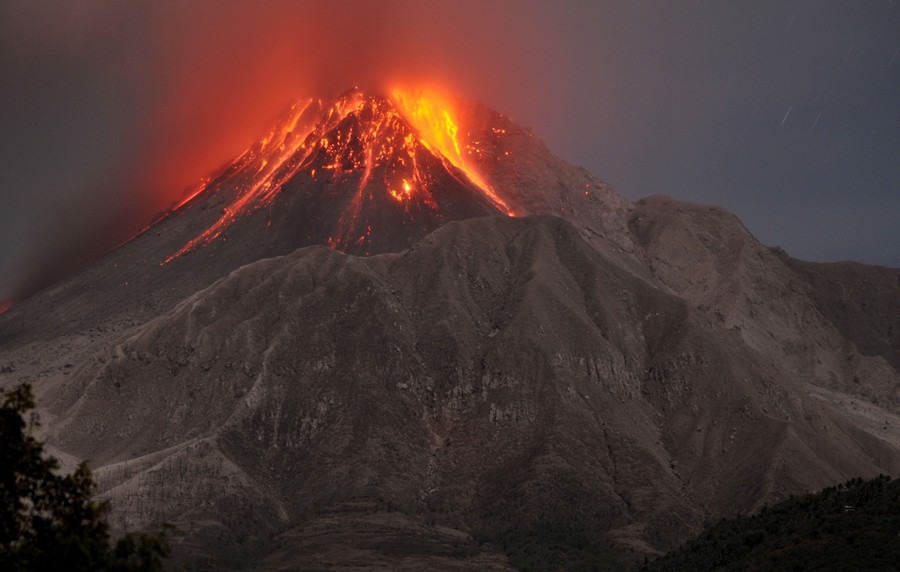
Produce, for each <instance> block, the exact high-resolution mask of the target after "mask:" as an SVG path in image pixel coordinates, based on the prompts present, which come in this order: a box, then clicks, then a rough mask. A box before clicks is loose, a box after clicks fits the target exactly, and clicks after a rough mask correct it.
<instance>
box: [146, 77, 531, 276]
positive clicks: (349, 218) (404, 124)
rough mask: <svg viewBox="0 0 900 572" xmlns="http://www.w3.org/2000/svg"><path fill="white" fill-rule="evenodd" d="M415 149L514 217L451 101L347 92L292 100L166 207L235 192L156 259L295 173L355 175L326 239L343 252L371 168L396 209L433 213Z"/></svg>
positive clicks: (189, 247) (212, 233) (223, 222)
mask: <svg viewBox="0 0 900 572" xmlns="http://www.w3.org/2000/svg"><path fill="white" fill-rule="evenodd" d="M421 147H424V148H425V149H427V150H428V151H429V152H430V153H431V154H433V155H434V156H436V157H438V158H439V159H440V161H441V162H443V163H444V166H445V167H446V169H447V171H448V172H450V173H451V174H453V173H456V174H454V175H453V176H457V177H462V178H464V179H465V180H466V182H468V183H470V184H471V185H473V186H474V187H475V188H477V189H478V190H479V191H480V193H481V194H482V195H483V198H484V199H485V200H486V201H487V203H489V204H490V205H492V206H493V207H494V208H495V209H496V210H497V211H499V212H500V213H504V214H506V215H509V216H516V214H517V213H516V212H514V210H513V209H512V208H511V207H510V206H509V205H508V204H507V203H506V202H505V201H504V200H503V199H501V198H500V197H499V196H498V195H497V193H496V192H495V190H494V189H493V188H492V187H491V185H490V184H488V183H487V182H486V181H485V180H484V178H483V177H482V176H481V175H480V174H479V173H478V171H477V170H476V168H475V166H474V165H473V162H472V161H471V160H470V158H471V157H472V156H473V154H476V153H478V152H479V149H478V147H477V144H476V143H475V142H473V141H469V140H468V137H467V134H466V133H465V131H464V130H461V129H460V122H459V120H458V118H457V115H456V113H455V106H454V105H452V104H451V103H450V102H449V101H448V100H446V99H443V98H441V97H439V96H437V95H435V94H433V93H426V92H424V91H411V90H401V89H395V90H393V91H392V93H391V96H390V98H386V97H379V96H368V95H365V94H363V93H362V92H361V91H359V90H352V91H350V92H348V93H346V94H344V95H342V96H341V97H339V98H337V99H335V100H333V101H323V100H321V99H316V100H313V99H306V100H303V101H298V102H295V103H293V104H292V105H291V107H290V108H289V109H288V110H287V112H286V113H285V114H284V115H283V116H282V117H281V118H280V120H279V121H278V122H277V124H276V125H275V127H274V128H273V129H271V131H269V132H268V133H267V134H266V135H265V136H264V137H263V138H262V139H260V140H259V141H257V142H255V143H254V144H253V145H251V146H250V147H249V148H247V149H246V150H245V151H244V152H243V153H241V154H240V155H239V156H238V157H237V158H235V159H234V160H233V161H232V162H231V163H230V164H229V166H228V167H227V168H226V169H225V170H224V171H222V173H221V174H220V175H219V176H218V177H215V178H213V177H211V178H208V179H204V180H203V181H201V184H200V185H199V187H198V188H197V189H196V191H194V192H193V193H192V194H190V196H188V197H187V198H186V199H184V200H183V201H182V202H181V203H179V204H178V205H177V206H176V207H175V208H174V209H172V210H173V211H178V210H179V209H182V208H183V207H185V206H186V205H189V204H191V203H192V201H193V200H194V199H195V198H197V197H200V196H203V195H207V194H208V193H214V192H218V191H219V190H221V189H225V188H231V189H234V190H235V191H236V194H235V196H234V198H233V199H232V200H231V202H230V203H229V204H227V205H226V206H224V207H223V208H222V215H221V217H220V218H219V219H218V220H216V221H215V222H214V223H213V224H212V225H211V226H210V227H208V228H207V229H206V230H205V231H203V232H202V233H201V234H200V235H199V236H197V237H195V238H194V239H192V240H190V241H189V242H188V243H187V244H185V245H184V246H183V247H181V248H180V249H179V250H178V251H176V252H175V253H174V254H172V255H171V256H169V257H168V258H167V259H166V260H164V261H163V262H162V264H166V263H168V262H171V261H172V260H174V259H175V258H178V257H179V256H181V255H183V254H186V253H188V252H191V251H193V250H195V249H196V248H199V247H202V246H205V245H207V244H209V243H211V242H212V241H214V240H216V239H217V238H218V237H219V236H221V234H222V233H223V232H224V231H225V230H226V229H227V228H228V227H229V226H230V225H232V224H233V223H234V222H235V221H236V220H238V218H239V217H242V216H245V215H247V214H250V213H252V212H254V211H257V210H259V209H261V208H264V207H266V206H268V205H270V204H271V203H272V201H273V200H274V199H275V197H276V196H277V195H278V194H279V193H280V192H281V190H282V188H283V185H284V184H285V183H287V182H288V181H290V180H292V179H293V178H294V177H295V176H296V175H297V174H298V173H301V172H306V173H308V174H309V176H310V177H311V178H312V179H313V180H319V179H320V178H321V177H323V176H325V177H328V178H329V180H334V179H339V178H341V177H345V176H350V175H355V176H360V173H361V176H360V179H359V184H358V187H357V188H356V192H355V195H354V196H353V197H352V198H351V200H350V202H349V204H348V207H347V208H346V210H345V211H344V212H343V213H342V215H341V217H340V222H339V224H338V232H337V236H332V237H330V238H329V239H328V241H327V242H328V246H330V247H331V248H335V249H343V248H346V247H348V246H350V245H353V244H361V243H362V241H364V240H365V239H366V236H365V235H362V236H359V237H357V236H353V235H351V231H352V229H353V226H354V223H355V221H356V220H357V218H358V217H359V215H360V211H361V209H362V205H363V202H364V201H363V199H364V197H365V193H366V192H367V188H368V186H369V184H370V183H371V182H372V180H373V177H374V176H376V171H378V175H377V176H380V177H382V180H381V181H380V182H381V183H382V184H383V186H384V188H385V189H386V190H387V193H388V195H389V196H390V197H391V198H392V199H393V200H394V201H397V202H398V203H400V204H401V205H403V206H404V209H408V208H409V204H410V202H411V201H417V202H418V203H420V204H421V205H422V206H423V208H428V209H431V210H432V211H437V210H438V206H437V204H436V202H435V201H434V198H433V196H432V194H431V192H430V189H429V188H430V176H429V173H428V172H427V170H426V169H423V168H422V166H421V165H420V161H419V160H418V158H417V157H418V156H419V153H418V151H419V149H420V148H421ZM380 167H384V168H382V169H379V168H380ZM368 232H371V228H369V230H368Z"/></svg>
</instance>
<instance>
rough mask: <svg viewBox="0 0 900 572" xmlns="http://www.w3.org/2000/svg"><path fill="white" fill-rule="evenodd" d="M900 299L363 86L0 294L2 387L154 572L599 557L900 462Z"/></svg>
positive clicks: (298, 108) (737, 229)
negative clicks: (63, 265)
mask: <svg viewBox="0 0 900 572" xmlns="http://www.w3.org/2000/svg"><path fill="white" fill-rule="evenodd" d="M898 292H900V271H897V270H894V269H887V268H878V267H868V266H863V265H856V264H849V263H848V264H832V265H829V264H811V263H805V262H801V261H797V260H793V259H791V258H790V257H788V256H787V255H786V254H784V253H783V252H781V251H779V250H777V249H772V248H769V247H766V246H764V245H762V244H760V243H759V242H758V241H756V239H755V238H753V236H752V235H751V234H750V233H749V232H748V231H747V230H746V229H745V228H744V227H743V226H742V225H741V223H740V221H738V220H737V219H736V218H735V217H733V216H732V215H730V214H729V213H727V212H725V211H724V210H722V209H720V208H716V207H706V206H701V205H691V204H687V203H682V202H679V201H675V200H673V199H670V198H668V197H650V198H647V199H644V200H641V201H638V202H637V203H631V202H629V201H627V200H625V199H623V198H621V197H619V196H618V195H616V194H615V193H614V192H613V191H612V190H611V189H610V188H609V187H608V186H607V185H606V184H604V183H603V182H602V181H600V180H599V179H597V178H595V177H594V176H593V175H591V174H589V173H587V172H586V171H584V170H583V169H580V168H577V167H573V166H570V165H568V164H566V163H565V162H563V161H561V160H560V159H558V158H556V157H554V156H553V155H552V154H550V153H549V152H548V151H547V149H546V148H545V147H544V145H543V144H542V143H541V142H540V141H539V140H538V139H537V138H536V137H535V136H534V135H533V134H532V133H531V132H530V131H528V130H526V129H523V128H521V127H519V126H517V125H515V124H514V123H513V122H512V121H511V120H509V118H507V117H505V116H503V115H502V114H500V113H497V112H495V111H492V110H490V109H487V108H486V107H484V106H481V105H480V104H477V103H472V102H465V101H462V100H456V99H453V98H441V97H438V96H435V95H434V94H429V93H425V92H417V91H406V90H396V91H393V92H391V93H390V94H387V95H377V94H375V95H373V94H367V93H364V92H362V91H360V90H351V91H349V92H347V93H344V94H342V95H341V96H339V97H336V98H332V99H322V100H319V99H309V100H300V101H297V102H294V103H293V104H292V105H291V106H290V108H289V109H288V110H287V111H286V112H285V113H284V114H283V115H282V116H281V117H280V118H278V119H277V120H276V121H275V122H274V123H273V125H272V127H271V129H270V130H268V131H267V132H266V134H265V135H264V136H263V137H261V138H260V140H259V141H257V142H255V143H254V144H253V145H251V146H250V147H248V148H247V150H246V151H245V152H244V153H242V154H241V155H239V156H238V157H236V158H235V159H233V160H232V161H229V162H228V163H226V164H225V165H224V166H223V167H222V168H221V169H220V170H219V171H218V172H217V173H215V174H213V175H212V176H210V177H209V178H208V179H206V180H204V181H203V182H202V184H201V185H199V186H198V188H197V189H195V190H194V191H193V192H191V193H190V194H188V195H187V196H185V197H184V199H183V200H182V201H180V202H179V203H178V204H175V205H173V207H172V209H170V210H169V211H167V212H165V213H163V214H161V215H160V216H159V217H158V218H157V220H155V221H154V223H153V224H151V225H150V226H149V227H148V228H146V229H144V230H143V231H142V232H141V233H140V234H138V235H137V236H135V237H134V238H133V239H131V240H130V241H128V242H127V243H125V244H123V245H121V246H120V247H119V248H117V249H116V250H114V251H113V252H111V253H109V254H108V255H107V256H106V257H104V258H103V259H102V260H100V261H98V262H97V263H95V264H93V265H92V266H90V267H88V268H86V269H84V270H83V271H82V272H80V273H79V274H77V275H75V276H73V277H71V278H69V279H67V280H65V281H63V282H61V283H59V284H57V285H55V286H53V287H51V288H49V289H47V290H45V291H43V292H40V293H38V294H37V295H35V296H33V297H31V298H29V299H26V300H23V301H21V302H19V303H17V304H15V305H14V306H12V307H11V308H9V309H8V310H7V311H6V312H5V313H3V314H2V315H0V384H2V386H3V387H10V386H12V385H14V384H16V383H21V382H31V383H33V384H34V386H35V390H36V393H37V395H38V398H39V405H40V407H41V411H42V414H43V419H44V434H43V437H45V438H46V440H47V442H48V443H49V444H50V445H51V446H52V447H53V451H54V452H55V454H56V455H57V456H59V457H60V458H62V459H63V460H68V461H72V462H74V461H75V460H78V459H89V460H90V462H91V464H92V466H93V467H94V470H95V473H96V475H97V476H98V481H99V486H100V490H99V491H98V493H99V496H100V498H102V499H105V500H109V501H110V502H111V503H112V507H113V512H112V515H113V518H114V521H115V523H116V526H117V527H119V528H120V529H123V530H124V529H135V528H141V527H145V526H150V525H152V524H155V523H158V522H169V523H172V524H174V525H175V526H176V527H177V530H178V532H177V533H176V534H175V537H174V538H173V542H174V544H175V557H174V558H173V560H172V562H171V566H172V567H173V568H175V569H178V568H190V567H195V568H196V567H202V568H204V569H234V568H236V567H243V568H244V569H248V570H282V569H324V568H329V567H330V568H338V569H359V568H381V569H455V570H465V569H471V570H491V569H494V570H503V569H510V568H522V567H524V568H570V567H577V566H583V567H588V568H601V569H602V568H613V569H615V568H624V567H627V566H629V565H630V564H633V563H636V562H640V561H641V560H642V559H643V558H645V557H647V556H651V555H654V554H659V553H661V552H665V551H667V550H670V549H672V548H674V547H675V546H677V545H678V544H679V543H680V542H682V541H684V540H685V539H686V538H687V537H688V536H689V535H691V534H694V533H696V532H698V531H700V530H701V529H702V527H703V526H704V523H705V522H709V521H710V520H712V519H716V518H720V517H723V516H729V515H733V514H735V513H737V512H749V511H753V510H755V509H757V508H759V507H760V506H762V505H763V504H764V503H766V502H771V501H774V500H778V499H781V498H784V497H786V496H788V495H791V494H798V493H803V492H808V491H810V490H817V489H820V488H822V487H825V486H829V485H832V484H835V483H837V482H840V481H843V480H846V479H849V478H852V477H869V476H874V475H877V474H879V473H888V474H890V473H893V474H897V473H898V472H900V393H898V392H900V389H898V388H900V332H898V331H897V328H896V316H897V312H898V308H900V300H898Z"/></svg>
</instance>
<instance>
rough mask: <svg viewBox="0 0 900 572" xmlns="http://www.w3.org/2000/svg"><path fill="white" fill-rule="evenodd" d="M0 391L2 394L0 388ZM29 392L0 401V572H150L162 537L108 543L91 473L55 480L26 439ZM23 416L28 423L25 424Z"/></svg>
mask: <svg viewBox="0 0 900 572" xmlns="http://www.w3.org/2000/svg"><path fill="white" fill-rule="evenodd" d="M0 393H2V390H0ZM33 409H34V397H33V395H32V392H31V386H30V385H28V384H23V385H20V386H19V387H17V388H15V389H13V390H12V391H9V392H6V393H5V394H3V395H2V402H0V570H5V571H8V572H25V571H29V572H32V571H34V572H41V571H45V570H46V571H51V570H53V571H56V570H71V571H82V570H83V571H101V572H103V571H110V572H131V571H140V572H152V571H156V570H162V562H161V559H162V558H163V557H165V556H166V555H167V554H168V553H169V546H168V544H167V543H166V540H165V536H164V533H163V532H159V533H153V534H146V533H137V534H129V535H126V536H124V537H122V538H120V539H119V540H118V541H117V542H116V543H115V545H113V544H112V543H111V539H110V533H109V523H108V522H107V519H106V515H107V512H108V511H109V507H108V505H106V504H105V503H98V502H96V501H93V500H91V493H92V492H93V488H94V481H93V477H92V476H91V471H90V469H89V468H88V467H87V465H86V464H85V463H81V464H80V465H79V466H78V468H77V469H76V470H75V471H74V472H72V473H71V474H67V475H66V474H61V473H60V471H59V463H58V462H57V461H56V459H54V458H52V457H50V456H48V455H47V454H46V453H45V452H44V445H43V444H42V443H41V442H40V441H38V440H37V439H35V438H34V437H32V436H31V434H30V433H31V430H32V429H34V428H35V427H36V426H37V425H38V421H37V416H36V414H35V413H34V412H33V411H32V410H33ZM26 417H27V419H26Z"/></svg>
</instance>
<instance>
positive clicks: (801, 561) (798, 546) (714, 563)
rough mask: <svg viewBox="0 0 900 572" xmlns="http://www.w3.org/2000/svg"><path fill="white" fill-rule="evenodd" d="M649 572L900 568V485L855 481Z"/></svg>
mask: <svg viewBox="0 0 900 572" xmlns="http://www.w3.org/2000/svg"><path fill="white" fill-rule="evenodd" d="M642 570H644V571H646V572H662V571H681V570H690V571H699V570H779V571H794V570H796V571H800V570H816V571H820V570H821V571H828V570H870V571H877V570H883V571H888V570H894V571H896V570H900V480H896V481H892V480H891V478H890V477H887V476H879V477H876V478H875V479H872V480H869V481H864V480H862V479H853V480H851V481H849V482H847V483H845V484H842V485H838V486H836V487H830V488H827V489H824V490H823V491H821V492H819V493H815V494H810V495H804V496H802V497H792V498H790V499H788V500H786V501H784V502H781V503H779V504H776V505H774V506H772V507H766V508H763V510H762V511H761V512H760V513H759V514H756V515H754V516H740V517H737V518H733V519H726V520H723V521H721V522H719V523H718V524H715V525H714V526H712V527H711V528H710V529H708V530H707V531H706V532H704V533H703V534H702V535H701V536H700V537H699V538H697V539H695V540H692V541H690V542H688V543H687V544H685V545H684V546H682V547H681V548H679V549H677V550H675V551H673V552H670V553H669V554H666V555H665V556H662V557H660V558H658V559H657V560H654V561H653V562H651V563H649V564H647V565H646V566H644V567H643V568H642Z"/></svg>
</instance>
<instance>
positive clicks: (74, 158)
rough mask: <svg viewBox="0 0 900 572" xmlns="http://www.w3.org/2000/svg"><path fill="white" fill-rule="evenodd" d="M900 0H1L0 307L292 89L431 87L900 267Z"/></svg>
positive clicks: (855, 254) (642, 188)
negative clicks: (394, 84)
mask: <svg viewBox="0 0 900 572" xmlns="http://www.w3.org/2000/svg"><path fill="white" fill-rule="evenodd" d="M898 53H900V2H892V1H890V0H866V1H864V2H862V1H859V0H855V1H851V0H846V1H845V0H833V1H818V2H817V1H812V0H779V1H768V0H763V1H743V0H741V1H739V0H733V1H726V0H719V1H700V0H681V1H678V2H674V1H671V0H653V1H650V0H648V1H640V0H630V1H625V0H623V1H603V0H584V1H574V0H569V1H559V2H537V1H535V2H529V1H526V0H497V1H494V2H482V1H480V0H479V1H476V0H463V1H458V2H437V1H435V2H425V1H413V0H382V1H380V2H363V1H361V0H359V1H357V0H335V1H331V2H318V1H313V0H306V1H303V0H298V1H289V0H269V1H268V2H251V1H247V2H225V1H218V0H185V1H175V0H154V1H139V0H135V1H132V2H119V1H116V0H83V1H71V2H55V1H51V0H47V1H34V0H9V1H7V2H4V3H3V4H2V5H0V106H2V109H3V114H4V122H3V124H4V126H3V130H2V138H0V300H2V298H4V297H6V296H10V295H14V293H15V292H17V291H21V290H22V289H26V290H27V289H29V288H32V287H33V285H35V284H42V283H45V282H46V280H47V279H48V278H52V277H53V276H54V275H56V274H57V273H58V272H59V270H60V269H64V268H67V267H72V266H77V265H78V264H82V263H85V262H87V261H88V260H90V258H91V257H93V256H96V255H97V254H99V253H100V252H102V251H103V250H104V249H108V248H110V247H111V246H113V245H114V244H115V243H116V242H117V241H119V240H121V239H123V238H126V237H127V236H129V235H130V233H131V232H133V231H135V230H137V229H139V228H140V227H141V226H143V224H144V223H146V222H147V221H148V220H149V219H150V218H152V216H153V215H154V214H155V213H156V212H157V211H158V210H160V209H162V208H165V206H167V205H168V204H169V203H170V202H171V201H173V200H175V199H176V198H177V197H178V196H180V194H181V192H182V190H183V189H184V187H185V186H187V185H189V184H191V183H192V182H194V181H196V180H197V179H199V178H200V177H201V176H203V175H204V174H206V172H208V171H209V170H211V169H213V168H215V167H216V166H217V165H219V164H220V163H222V162H223V161H224V160H225V159H227V158H228V157H230V156H231V155H233V154H235V153H237V152H239V151H240V150H241V149H242V148H243V147H245V146H246V144H248V143H249V142H250V141H251V140H252V139H253V138H254V135H255V134H256V133H258V132H259V131H260V130H261V128H262V127H263V124H264V123H265V121H266V120H267V119H269V118H271V117H273V116H274V115H276V114H277V113H278V112H279V111H280V109H281V108H282V107H283V106H284V104H285V103H286V101H287V100H288V99H289V98H290V97H295V96H305V95H309V94H313V95H315V94H318V93H322V94H323V95H328V94H330V93H334V92H335V91H339V90H342V89H344V88H346V87H349V86H351V85H354V84H362V85H363V86H372V87H373V88H376V89H378V88H380V87H381V86H383V85H386V84H388V83H390V82H396V81H398V80H399V81H404V82H407V83H415V82H417V81H419V82H432V83H433V82H437V83H439V84H441V85H445V86H448V87H450V88H451V89H452V90H453V91H455V92H457V93H459V94H460V95H462V96H465V97H469V98H472V99H479V100H481V101H483V102H485V103H487V104H488V105H490V106H492V107H495V108H496V109H498V110H499V111H502V112H504V113H507V114H508V115H510V116H512V117H513V118H514V119H515V120H517V121H518V122H519V123H521V124H523V125H526V126H530V127H532V128H533V129H534V130H535V132H536V133H537V134H538V135H539V136H541V137H542V138H543V139H544V140H545V141H546V143H547V145H548V147H550V149H551V150H552V151H554V152H555V153H556V154H557V155H559V156H561V157H562V158H564V159H566V160H568V161H570V162H572V163H576V164H580V165H583V166H585V167H586V168H588V170H590V171H592V172H593V173H595V174H596V175H598V176H599V177H600V178H602V179H604V180H606V181H608V182H609V183H611V184H612V185H613V187H614V188H615V189H616V190H617V191H618V192H619V193H620V194H623V195H625V196H626V197H628V198H630V199H638V198H640V197H642V196H646V195H650V194H668V195H671V196H674V197H676V198H679V199H684V200H689V201H695V202H703V203H709V204H717V205H722V206H724V207H726V208H728V209H729V210H731V211H733V212H734V213H736V214H737V215H738V216H739V217H740V218H741V219H742V220H743V221H744V223H745V225H746V226H747V227H748V228H749V229H750V230H751V231H752V232H753V233H754V234H755V235H756V236H757V237H758V238H759V239H760V240H762V241H763V242H764V243H767V244H771V245H780V246H782V247H784V248H785V249H786V250H787V251H788V252H789V253H790V254H792V255H794V256H797V257H799V258H804V259H809V260H819V261H831V260H842V259H853V260H858V261H862V262H867V263H873V264H883V265H890V266H900V153H898V150H900V55H898Z"/></svg>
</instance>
